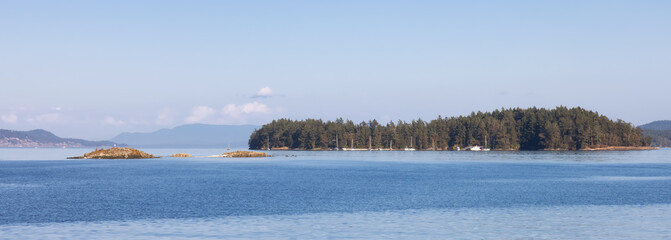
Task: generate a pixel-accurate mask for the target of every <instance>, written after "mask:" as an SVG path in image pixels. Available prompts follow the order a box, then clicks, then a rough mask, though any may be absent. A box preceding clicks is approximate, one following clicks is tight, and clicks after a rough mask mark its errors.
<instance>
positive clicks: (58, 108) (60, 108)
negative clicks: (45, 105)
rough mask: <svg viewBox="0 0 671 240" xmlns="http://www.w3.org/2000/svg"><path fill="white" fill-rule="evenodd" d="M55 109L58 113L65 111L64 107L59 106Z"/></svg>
mask: <svg viewBox="0 0 671 240" xmlns="http://www.w3.org/2000/svg"><path fill="white" fill-rule="evenodd" d="M53 109H54V110H56V111H61V110H63V107H61V106H58V107H55V108H53Z"/></svg>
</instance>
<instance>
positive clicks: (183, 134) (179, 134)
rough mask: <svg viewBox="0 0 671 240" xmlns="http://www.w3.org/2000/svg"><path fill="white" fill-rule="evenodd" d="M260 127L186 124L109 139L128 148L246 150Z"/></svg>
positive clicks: (125, 134) (123, 134) (120, 135)
mask: <svg viewBox="0 0 671 240" xmlns="http://www.w3.org/2000/svg"><path fill="white" fill-rule="evenodd" d="M257 128H260V126H255V125H208V124H188V125H182V126H178V127H175V128H172V129H161V130H158V131H155V132H151V133H122V134H119V135H118V136H116V137H114V138H112V139H111V141H113V142H118V143H125V144H128V145H129V146H131V147H145V148H147V147H149V148H151V147H157V148H180V147H181V148H198V147H202V148H211V147H219V148H221V147H228V146H229V145H230V146H231V147H245V148H246V147H247V145H248V141H249V136H250V135H251V134H252V132H254V130H255V129H257Z"/></svg>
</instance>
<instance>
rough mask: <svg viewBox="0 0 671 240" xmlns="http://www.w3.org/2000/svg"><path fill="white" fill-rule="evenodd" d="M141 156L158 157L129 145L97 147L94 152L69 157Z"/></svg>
mask: <svg viewBox="0 0 671 240" xmlns="http://www.w3.org/2000/svg"><path fill="white" fill-rule="evenodd" d="M141 158H156V157H155V156H154V155H151V154H148V153H146V152H143V151H140V150H137V149H132V148H127V147H113V148H110V149H96V150H95V151H93V152H90V153H86V154H84V156H78V157H68V159H141Z"/></svg>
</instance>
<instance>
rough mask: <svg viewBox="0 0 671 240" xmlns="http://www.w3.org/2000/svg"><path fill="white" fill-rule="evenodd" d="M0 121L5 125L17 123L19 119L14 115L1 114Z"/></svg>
mask: <svg viewBox="0 0 671 240" xmlns="http://www.w3.org/2000/svg"><path fill="white" fill-rule="evenodd" d="M0 119H2V121H3V122H5V123H16V122H17V121H19V117H18V116H16V114H14V113H9V114H2V116H0Z"/></svg>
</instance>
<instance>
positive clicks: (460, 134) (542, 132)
mask: <svg viewBox="0 0 671 240" xmlns="http://www.w3.org/2000/svg"><path fill="white" fill-rule="evenodd" d="M249 148H250V149H264V150H273V149H282V150H415V149H417V150H464V149H473V150H490V149H491V150H647V149H656V148H652V147H650V138H649V137H646V136H644V135H643V133H642V130H641V129H640V128H638V127H635V126H633V125H632V124H631V123H628V122H625V121H622V120H619V119H618V120H616V121H613V120H611V119H609V118H608V117H606V116H604V115H600V114H599V113H598V112H594V111H590V110H586V109H583V108H580V107H575V108H567V107H564V106H560V107H556V108H554V109H545V108H536V107H532V108H527V109H522V108H510V109H500V110H498V109H497V110H494V111H491V112H472V113H471V114H470V115H468V116H458V117H449V118H443V117H441V116H438V118H437V119H434V120H431V121H428V122H427V121H424V120H422V119H421V118H420V119H417V120H412V121H411V122H405V121H400V120H399V121H398V122H396V123H394V122H389V123H387V124H380V123H379V122H378V121H376V120H370V121H368V122H361V123H359V124H355V123H354V122H353V121H351V120H347V121H345V120H343V119H342V118H339V119H337V120H335V121H322V120H321V119H306V120H298V121H296V120H291V119H278V120H273V121H272V122H271V123H268V124H265V125H263V126H262V127H261V128H260V129H257V130H255V131H254V132H253V133H252V134H251V136H250V138H249Z"/></svg>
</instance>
